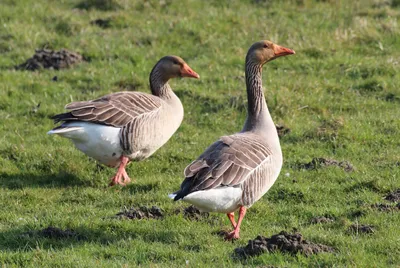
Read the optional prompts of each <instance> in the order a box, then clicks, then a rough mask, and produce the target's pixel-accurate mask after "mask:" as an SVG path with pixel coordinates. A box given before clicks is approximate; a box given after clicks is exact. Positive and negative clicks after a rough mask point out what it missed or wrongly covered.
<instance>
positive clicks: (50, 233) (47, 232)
mask: <svg viewBox="0 0 400 268" xmlns="http://www.w3.org/2000/svg"><path fill="white" fill-rule="evenodd" d="M23 235H27V236H32V235H39V236H43V237H46V238H54V239H65V238H77V239H83V237H82V236H80V235H79V234H77V233H76V232H75V231H73V230H70V229H65V230H62V229H60V228H57V227H53V226H49V227H47V228H45V229H42V230H38V231H29V232H26V233H24V234H23Z"/></svg>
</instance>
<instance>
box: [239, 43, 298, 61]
mask: <svg viewBox="0 0 400 268" xmlns="http://www.w3.org/2000/svg"><path fill="white" fill-rule="evenodd" d="M291 54H295V52H294V50H292V49H289V48H286V47H282V46H279V45H277V44H274V43H272V42H271V41H268V40H262V41H259V42H256V43H254V44H253V45H252V46H251V47H250V49H249V51H248V52H247V58H246V60H247V61H248V62H252V63H254V64H257V65H261V66H262V65H264V64H265V63H267V62H269V61H271V60H274V59H276V58H279V57H282V56H286V55H291Z"/></svg>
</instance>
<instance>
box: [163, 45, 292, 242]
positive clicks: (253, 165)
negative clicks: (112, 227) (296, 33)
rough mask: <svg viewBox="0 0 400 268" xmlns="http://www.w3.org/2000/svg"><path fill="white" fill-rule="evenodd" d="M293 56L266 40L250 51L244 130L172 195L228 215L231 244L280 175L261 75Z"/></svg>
mask: <svg viewBox="0 0 400 268" xmlns="http://www.w3.org/2000/svg"><path fill="white" fill-rule="evenodd" d="M291 54H295V52H294V51H293V50H291V49H288V48H285V47H282V46H279V45H276V44H274V43H272V42H271V41H267V40H263V41H260V42H256V43H254V44H253V45H252V46H251V47H250V49H249V51H248V52H247V56H246V62H245V74H246V87H247V100H248V111H247V119H246V121H245V123H244V127H243V129H242V130H241V131H240V132H238V133H236V134H233V135H229V136H223V137H221V138H220V139H219V140H218V141H216V142H215V143H213V144H212V145H211V146H210V147H208V148H207V149H206V150H205V151H204V153H203V154H201V155H200V156H199V158H197V159H196V160H195V161H193V162H192V163H191V164H189V165H188V166H187V167H186V168H185V170H184V176H185V179H184V180H183V182H182V184H181V186H180V189H179V190H178V191H176V192H174V193H173V194H170V195H169V197H170V198H172V199H174V201H177V200H183V201H185V202H188V203H191V204H192V205H194V206H196V207H198V208H199V209H200V210H202V211H206V212H220V213H226V214H227V216H228V219H229V220H230V222H231V224H232V227H233V231H231V232H229V233H228V234H227V235H226V237H225V239H227V240H232V239H238V238H239V233H240V225H241V223H242V220H243V218H244V216H245V214H246V210H247V208H249V207H251V206H252V205H253V204H254V203H255V202H256V201H257V200H259V199H260V198H261V197H262V196H263V195H264V194H265V193H266V192H267V191H268V190H269V189H270V188H271V186H272V185H273V184H274V182H275V180H276V179H277V178H278V175H279V173H280V170H281V167H282V162H283V158H282V151H281V147H280V144H279V138H278V133H277V130H276V127H275V124H274V122H273V121H272V117H271V115H270V113H269V111H268V107H267V103H266V101H265V98H264V93H263V88H262V79H261V73H262V67H263V65H264V64H265V63H267V62H269V61H271V60H274V59H276V58H278V57H282V56H285V55H291ZM237 210H239V217H238V221H237V223H236V222H235V214H234V213H235V211H237Z"/></svg>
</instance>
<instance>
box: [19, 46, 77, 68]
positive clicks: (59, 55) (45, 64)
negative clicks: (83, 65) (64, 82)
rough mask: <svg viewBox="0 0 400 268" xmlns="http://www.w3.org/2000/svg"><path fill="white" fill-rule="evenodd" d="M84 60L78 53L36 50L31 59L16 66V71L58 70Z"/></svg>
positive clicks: (64, 50)
mask: <svg viewBox="0 0 400 268" xmlns="http://www.w3.org/2000/svg"><path fill="white" fill-rule="evenodd" d="M83 60H84V59H83V57H82V55H80V54H79V53H76V52H73V51H69V50H66V49H61V50H60V51H54V50H50V49H37V50H36V51H35V54H34V55H33V56H32V58H29V59H28V60H26V62H24V63H22V64H21V65H18V66H16V69H18V70H29V71H35V70H39V69H43V68H45V69H55V70H60V69H63V68H69V67H70V66H72V65H74V64H77V63H80V62H82V61H83Z"/></svg>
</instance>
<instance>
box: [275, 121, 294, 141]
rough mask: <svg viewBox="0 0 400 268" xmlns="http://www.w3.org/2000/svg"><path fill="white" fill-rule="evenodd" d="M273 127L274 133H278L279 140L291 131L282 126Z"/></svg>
mask: <svg viewBox="0 0 400 268" xmlns="http://www.w3.org/2000/svg"><path fill="white" fill-rule="evenodd" d="M275 127H276V131H278V136H279V138H282V137H283V136H285V135H287V134H289V133H290V131H291V130H290V128H288V127H285V126H284V125H278V124H275Z"/></svg>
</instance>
